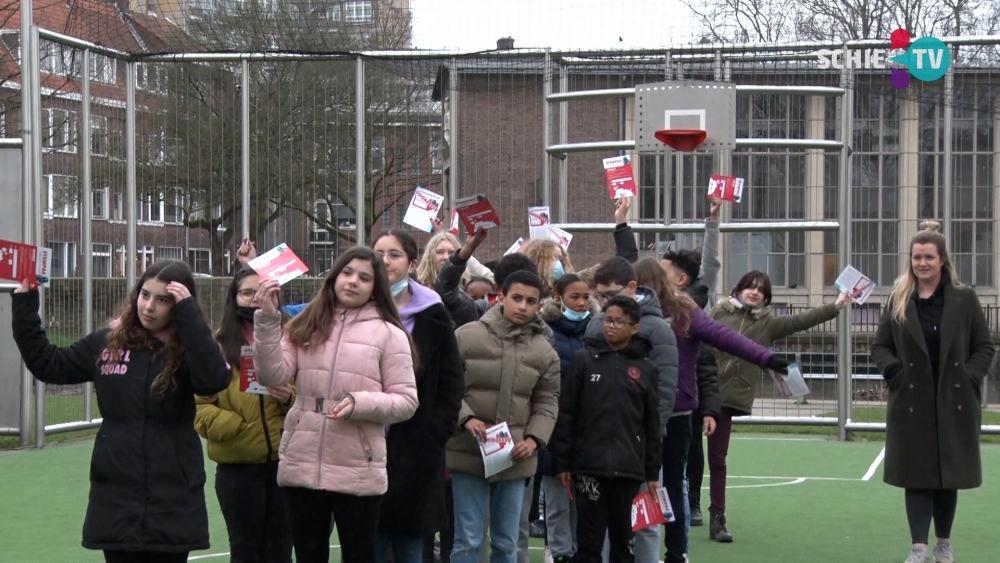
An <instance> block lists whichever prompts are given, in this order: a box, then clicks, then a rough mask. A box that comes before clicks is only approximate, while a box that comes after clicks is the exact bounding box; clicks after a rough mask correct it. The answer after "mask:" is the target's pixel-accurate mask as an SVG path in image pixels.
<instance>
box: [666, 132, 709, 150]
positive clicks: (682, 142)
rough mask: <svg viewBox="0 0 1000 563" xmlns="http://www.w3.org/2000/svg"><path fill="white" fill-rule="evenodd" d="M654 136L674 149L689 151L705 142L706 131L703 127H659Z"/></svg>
mask: <svg viewBox="0 0 1000 563" xmlns="http://www.w3.org/2000/svg"><path fill="white" fill-rule="evenodd" d="M655 136H656V139H657V140H659V141H660V142H662V143H664V144H665V145H668V146H669V147H670V148H672V149H674V150H675V151H684V152H689V151H693V150H694V149H696V148H698V145H700V144H702V143H703V142H705V137H707V136H708V132H706V131H705V130H704V129H660V130H659V131H657V132H656V133H655Z"/></svg>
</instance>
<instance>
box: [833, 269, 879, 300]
mask: <svg viewBox="0 0 1000 563" xmlns="http://www.w3.org/2000/svg"><path fill="white" fill-rule="evenodd" d="M833 285H834V286H835V287H836V288H837V289H839V290H840V291H843V292H845V293H847V294H848V295H850V296H851V301H854V302H855V303H857V304H858V305H863V304H864V302H865V301H868V298H869V297H871V295H872V292H873V291H875V286H876V284H875V282H873V281H872V280H871V279H870V278H869V277H868V276H866V275H864V274H862V273H861V272H859V271H858V270H857V269H856V268H855V267H854V266H850V265H848V266H847V267H846V268H844V271H843V272H841V273H840V275H839V276H837V280H836V281H835V282H833Z"/></svg>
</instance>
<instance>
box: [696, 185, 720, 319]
mask: <svg viewBox="0 0 1000 563" xmlns="http://www.w3.org/2000/svg"><path fill="white" fill-rule="evenodd" d="M720 207H722V199H720V198H715V199H713V200H712V207H711V209H710V212H709V216H708V219H706V220H705V238H704V240H703V241H702V246H701V269H700V270H698V281H700V282H701V283H703V284H705V285H706V286H708V292H709V297H710V299H709V302H710V303H713V302H714V301H715V298H714V295H715V284H716V281H717V280H718V278H719V270H721V269H722V262H720V261H719V208H720Z"/></svg>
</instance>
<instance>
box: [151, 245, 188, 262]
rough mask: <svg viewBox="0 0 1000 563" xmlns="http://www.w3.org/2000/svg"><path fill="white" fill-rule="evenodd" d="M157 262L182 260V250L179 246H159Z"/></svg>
mask: <svg viewBox="0 0 1000 563" xmlns="http://www.w3.org/2000/svg"><path fill="white" fill-rule="evenodd" d="M156 259H157V260H183V259H184V249H183V248H181V247H179V246H161V247H160V251H159V253H158V254H157V255H156Z"/></svg>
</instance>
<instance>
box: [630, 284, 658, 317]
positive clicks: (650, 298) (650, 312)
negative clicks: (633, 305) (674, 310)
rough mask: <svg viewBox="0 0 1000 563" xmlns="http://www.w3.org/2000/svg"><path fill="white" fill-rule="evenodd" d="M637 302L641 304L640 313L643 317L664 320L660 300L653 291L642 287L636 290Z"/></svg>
mask: <svg viewBox="0 0 1000 563" xmlns="http://www.w3.org/2000/svg"><path fill="white" fill-rule="evenodd" d="M635 300H636V301H637V302H638V303H639V311H640V314H641V315H642V316H643V317H649V316H653V317H659V318H661V319H662V318H663V308H662V307H660V298H659V297H657V296H656V292H655V291H653V290H652V289H650V288H648V287H646V286H644V285H640V286H639V287H637V288H636V290H635Z"/></svg>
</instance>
